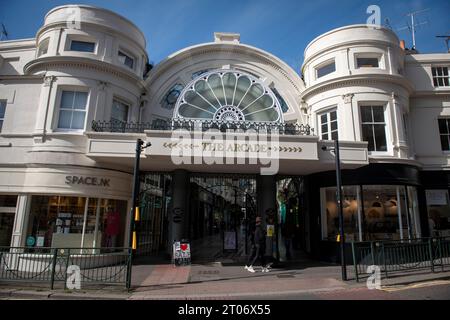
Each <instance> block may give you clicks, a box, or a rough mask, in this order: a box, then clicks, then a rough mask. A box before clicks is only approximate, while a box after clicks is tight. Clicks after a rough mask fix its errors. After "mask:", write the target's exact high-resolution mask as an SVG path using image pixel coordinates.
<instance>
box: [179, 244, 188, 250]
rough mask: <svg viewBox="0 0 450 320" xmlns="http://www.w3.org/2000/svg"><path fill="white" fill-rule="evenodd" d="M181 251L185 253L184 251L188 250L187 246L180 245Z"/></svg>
mask: <svg viewBox="0 0 450 320" xmlns="http://www.w3.org/2000/svg"><path fill="white" fill-rule="evenodd" d="M180 248H181V250H183V251H186V249H187V248H188V245H187V244H186V243H183V244H182V245H180Z"/></svg>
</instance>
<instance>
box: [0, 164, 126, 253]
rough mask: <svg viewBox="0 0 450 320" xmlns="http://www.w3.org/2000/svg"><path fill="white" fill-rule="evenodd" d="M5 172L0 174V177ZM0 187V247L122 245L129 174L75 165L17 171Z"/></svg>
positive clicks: (101, 246)
mask: <svg viewBox="0 0 450 320" xmlns="http://www.w3.org/2000/svg"><path fill="white" fill-rule="evenodd" d="M5 174H6V173H5V172H0V179H1V178H2V176H3V175H5ZM2 181H4V182H5V183H6V184H3V185H2V186H1V188H2V189H3V190H9V191H10V192H11V191H13V192H15V194H14V195H11V194H9V195H7V194H3V195H0V222H1V226H0V239H1V246H11V247H28V248H49V247H52V248H62V247H64V248H77V249H78V250H80V248H112V247H124V246H127V239H128V235H127V231H128V227H127V226H128V222H127V221H129V220H128V218H127V217H128V214H127V213H128V212H129V208H130V207H129V204H128V202H129V198H130V184H131V175H129V174H126V173H123V172H117V171H113V170H102V169H90V168H79V167H73V166H68V167H64V168H61V167H53V168H48V167H47V168H32V169H24V170H21V169H16V170H13V171H12V172H9V175H8V179H4V180H2Z"/></svg>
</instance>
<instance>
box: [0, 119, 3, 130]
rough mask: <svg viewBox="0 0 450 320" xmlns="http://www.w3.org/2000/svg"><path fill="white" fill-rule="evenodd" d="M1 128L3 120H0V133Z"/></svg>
mask: <svg viewBox="0 0 450 320" xmlns="http://www.w3.org/2000/svg"><path fill="white" fill-rule="evenodd" d="M2 127H3V120H0V131H2Z"/></svg>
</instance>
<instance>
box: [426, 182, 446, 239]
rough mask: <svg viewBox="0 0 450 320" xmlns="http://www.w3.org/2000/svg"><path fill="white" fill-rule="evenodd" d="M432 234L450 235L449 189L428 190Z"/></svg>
mask: <svg viewBox="0 0 450 320" xmlns="http://www.w3.org/2000/svg"><path fill="white" fill-rule="evenodd" d="M425 195H426V200H427V211H428V226H429V228H430V236H434V237H448V236H450V201H449V194H448V190H447V189H444V190H426V191H425Z"/></svg>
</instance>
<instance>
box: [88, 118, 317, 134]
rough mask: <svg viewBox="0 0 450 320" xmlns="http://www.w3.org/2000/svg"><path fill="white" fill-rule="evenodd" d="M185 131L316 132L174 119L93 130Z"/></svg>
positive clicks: (295, 126) (95, 124)
mask: <svg viewBox="0 0 450 320" xmlns="http://www.w3.org/2000/svg"><path fill="white" fill-rule="evenodd" d="M177 129H185V130H188V131H207V130H210V129H217V130H219V131H222V132H225V131H230V130H231V131H237V132H239V131H242V132H248V131H253V132H256V133H261V132H264V133H266V132H267V133H272V134H282V135H313V134H314V130H313V128H311V127H310V126H309V125H304V124H299V123H271V122H249V121H215V120H189V119H172V120H171V121H170V122H168V121H154V122H126V123H125V122H121V121H114V120H113V121H95V120H93V121H92V130H93V131H95V132H123V133H140V132H144V130H166V131H173V130H177Z"/></svg>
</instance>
